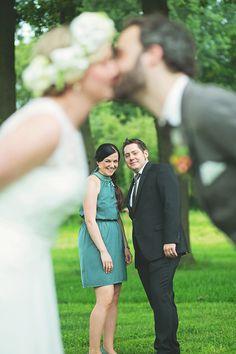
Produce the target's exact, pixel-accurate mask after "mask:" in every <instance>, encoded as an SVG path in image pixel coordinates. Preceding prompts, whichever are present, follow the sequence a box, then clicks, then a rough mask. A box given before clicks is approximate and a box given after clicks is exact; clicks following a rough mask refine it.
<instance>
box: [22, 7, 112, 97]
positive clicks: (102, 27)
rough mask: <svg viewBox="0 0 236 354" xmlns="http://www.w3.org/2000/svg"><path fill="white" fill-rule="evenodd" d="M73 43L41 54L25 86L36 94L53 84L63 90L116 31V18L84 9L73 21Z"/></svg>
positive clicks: (99, 54)
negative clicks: (45, 54) (114, 21)
mask: <svg viewBox="0 0 236 354" xmlns="http://www.w3.org/2000/svg"><path fill="white" fill-rule="evenodd" d="M69 28H70V31H71V35H72V43H71V45H70V46H68V47H66V48H57V49H54V50H53V51H52V52H51V53H50V55H49V58H47V57H44V56H42V55H38V56H37V57H35V59H33V61H32V62H31V64H30V65H29V66H28V68H27V69H26V70H25V71H24V73H23V80H24V83H25V86H26V87H27V88H28V89H29V90H31V91H32V92H33V94H34V95H35V96H40V95H43V94H44V93H45V92H46V91H47V90H48V89H49V88H50V87H51V86H52V85H54V86H55V88H56V89H57V90H62V89H63V88H64V87H65V84H66V83H69V84H70V83H73V82H75V81H76V80H78V79H80V78H81V77H82V76H83V74H84V72H85V71H86V70H87V69H88V67H89V65H90V64H91V63H93V62H94V60H95V59H96V60H99V59H100V58H101V57H102V54H103V50H104V48H105V47H106V46H107V45H108V44H110V43H111V41H112V38H113V36H114V34H115V27H114V23H113V21H112V20H111V19H110V18H109V17H108V16H107V15H106V14H104V13H95V12H84V13H82V14H81V15H80V16H78V17H76V18H75V19H74V20H73V21H72V22H71V24H70V27H69Z"/></svg>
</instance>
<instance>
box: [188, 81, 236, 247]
mask: <svg viewBox="0 0 236 354" xmlns="http://www.w3.org/2000/svg"><path fill="white" fill-rule="evenodd" d="M182 132H183V134H184V135H185V137H186V140H187V143H188V145H189V148H190V153H191V156H192V158H193V177H194V185H195V189H196V194H197V196H198V199H199V201H200V204H201V205H202V207H203V208H204V209H205V210H206V212H207V213H208V215H209V216H210V218H211V219H212V221H213V222H214V224H215V225H216V226H217V227H219V228H220V229H221V230H223V231H224V232H225V233H226V234H228V235H229V236H230V237H231V239H233V240H234V242H236V95H235V94H234V93H233V92H230V91H227V90H224V89H222V88H219V87H216V86H212V85H200V84H197V83H194V82H190V83H189V84H188V85H187V87H186V89H185V91H184V94H183V99H182Z"/></svg>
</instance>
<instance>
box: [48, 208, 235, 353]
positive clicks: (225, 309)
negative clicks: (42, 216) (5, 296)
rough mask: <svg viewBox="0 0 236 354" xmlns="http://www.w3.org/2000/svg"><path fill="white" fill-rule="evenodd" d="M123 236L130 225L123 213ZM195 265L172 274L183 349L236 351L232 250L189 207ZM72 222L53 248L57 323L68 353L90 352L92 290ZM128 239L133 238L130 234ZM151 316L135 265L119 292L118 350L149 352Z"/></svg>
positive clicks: (62, 231)
mask: <svg viewBox="0 0 236 354" xmlns="http://www.w3.org/2000/svg"><path fill="white" fill-rule="evenodd" d="M124 222H125V227H126V230H127V235H129V237H130V234H131V225H130V221H129V220H128V218H127V217H125V218H124ZM190 224H191V242H192V253H193V256H194V259H195V263H194V264H193V265H184V264H183V265H181V266H180V267H179V268H178V271H177V273H176V276H175V297H176V304H177V307H178V312H179V319H180V324H179V332H178V336H179V341H180V343H181V349H182V350H181V354H236V252H235V248H234V246H233V245H232V244H231V243H230V242H229V241H228V240H227V238H226V237H225V236H224V235H222V234H221V233H220V232H219V231H218V230H216V228H214V227H213V226H212V225H211V223H210V222H209V221H208V219H207V217H206V216H205V215H204V214H202V213H201V212H196V211H194V212H191V215H190ZM77 229H78V226H77V225H76V223H75V222H73V223H71V224H68V225H66V226H64V227H63V228H62V229H61V232H60V237H59V238H58V240H57V243H56V245H55V247H54V249H53V260H54V267H55V273H56V285H57V294H58V302H59V310H60V317H61V327H62V334H63V341H64V347H65V353H66V354H86V353H87V352H88V322H89V314H90V311H91V309H92V307H93V304H94V292H93V290H92V289H83V288H82V286H81V280H80V269H79V258H78V250H77V232H78V230H77ZM129 241H130V244H131V240H130V239H129ZM153 339H154V332H153V318H152V312H151V310H150V308H149V305H148V303H147V300H146V297H145V294H144V291H143V289H142V286H141V284H140V281H139V279H138V276H137V273H136V270H135V268H134V266H133V265H131V266H129V267H128V282H126V283H124V285H123V289H122V292H121V297H120V304H119V316H118V324H117V333H116V345H115V347H116V350H117V352H118V353H119V354H152V353H153V350H152V348H153Z"/></svg>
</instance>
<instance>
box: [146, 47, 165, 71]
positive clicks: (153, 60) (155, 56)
mask: <svg viewBox="0 0 236 354" xmlns="http://www.w3.org/2000/svg"><path fill="white" fill-rule="evenodd" d="M145 54H146V62H147V64H149V65H150V66H156V65H157V64H159V63H160V62H161V61H162V60H163V56H164V52H163V48H162V47H161V46H160V45H159V44H153V45H151V46H150V47H149V48H148V49H147V50H146V52H145Z"/></svg>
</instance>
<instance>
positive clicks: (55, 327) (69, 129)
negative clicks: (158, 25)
mask: <svg viewBox="0 0 236 354" xmlns="http://www.w3.org/2000/svg"><path fill="white" fill-rule="evenodd" d="M114 32H115V29H114V24H113V22H112V20H110V19H109V18H108V17H107V16H106V15H105V14H101V13H83V14H81V15H80V16H78V17H76V18H75V19H74V20H73V21H72V22H71V24H70V25H69V26H61V27H58V28H55V29H53V30H51V31H49V32H48V33H47V34H45V35H44V36H43V37H42V38H41V40H40V41H39V42H38V44H37V46H36V48H35V51H34V57H33V59H32V61H31V62H30V64H29V66H28V67H27V68H26V70H25V72H24V74H23V79H24V82H25V85H26V87H27V88H28V89H29V90H30V91H31V92H32V94H33V95H34V96H38V97H37V98H34V99H32V100H31V101H30V102H29V103H28V104H27V105H25V106H24V107H23V108H22V109H20V110H19V111H18V112H16V113H15V114H13V115H12V116H11V117H10V118H9V119H7V120H6V122H5V123H4V124H3V125H2V127H1V131H0V188H1V193H0V353H2V354H61V353H63V346H62V343H61V337H60V329H59V320H58V310H57V300H56V294H55V286H54V276H53V271H52V265H51V255H50V249H51V246H52V244H53V241H54V238H55V234H56V231H57V229H58V226H59V225H60V224H61V223H62V222H63V220H65V218H66V217H67V216H68V215H69V214H70V213H72V212H73V211H74V210H76V209H77V208H78V203H79V202H80V201H81V199H82V194H83V193H82V192H83V191H84V189H85V178H86V176H87V173H88V170H87V162H86V157H85V151H84V145H83V141H82V137H81V134H80V133H79V132H78V131H77V128H78V127H80V125H81V124H82V123H83V122H84V120H85V119H86V117H87V116H88V113H89V111H90V110H91V108H92V107H93V106H94V105H95V104H96V103H97V102H99V101H100V100H105V99H109V98H111V97H112V94H113V89H112V83H113V80H114V78H115V77H116V75H117V69H116V66H115V63H114V62H113V61H112V60H111V41H112V38H113V35H114Z"/></svg>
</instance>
